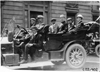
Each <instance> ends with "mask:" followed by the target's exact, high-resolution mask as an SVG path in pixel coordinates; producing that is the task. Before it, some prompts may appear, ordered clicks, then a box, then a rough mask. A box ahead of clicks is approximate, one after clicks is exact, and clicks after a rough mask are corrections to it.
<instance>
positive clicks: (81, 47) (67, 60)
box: [65, 44, 87, 68]
mask: <svg viewBox="0 0 100 72" xmlns="http://www.w3.org/2000/svg"><path fill="white" fill-rule="evenodd" d="M76 46H77V47H79V48H80V49H81V50H82V52H83V55H84V59H83V62H82V63H81V65H78V66H74V65H72V64H71V63H70V60H69V53H70V51H71V50H72V49H74V48H75V47H76ZM65 54H66V55H65V57H66V58H65V59H66V60H65V61H66V63H67V64H68V66H69V67H70V68H81V67H82V66H83V65H84V64H85V62H86V57H87V55H86V51H85V49H84V47H83V46H82V45H80V44H72V45H70V46H69V47H68V49H67V50H66V53H65Z"/></svg>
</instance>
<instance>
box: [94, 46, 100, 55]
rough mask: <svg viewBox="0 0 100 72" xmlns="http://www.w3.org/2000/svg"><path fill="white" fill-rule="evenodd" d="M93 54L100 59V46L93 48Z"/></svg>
mask: <svg viewBox="0 0 100 72" xmlns="http://www.w3.org/2000/svg"><path fill="white" fill-rule="evenodd" d="M95 53H96V55H97V56H98V57H100V44H98V45H97V46H96V47H95Z"/></svg>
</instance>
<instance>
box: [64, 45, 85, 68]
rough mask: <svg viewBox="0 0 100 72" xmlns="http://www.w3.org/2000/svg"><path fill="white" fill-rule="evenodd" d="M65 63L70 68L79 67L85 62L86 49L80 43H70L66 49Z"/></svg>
mask: <svg viewBox="0 0 100 72" xmlns="http://www.w3.org/2000/svg"><path fill="white" fill-rule="evenodd" d="M65 57H66V63H67V64H68V65H69V67H71V68H81V67H82V66H83V65H84V64H85V62H86V51H85V49H84V47H83V46H82V45H80V44H72V45H71V46H69V47H68V49H67V51H66V56H65Z"/></svg>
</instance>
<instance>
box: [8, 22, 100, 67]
mask: <svg viewBox="0 0 100 72" xmlns="http://www.w3.org/2000/svg"><path fill="white" fill-rule="evenodd" d="M48 27H49V26H45V27H44V28H42V29H41V30H39V31H37V33H36V35H35V36H38V35H40V36H42V39H43V45H42V47H41V48H38V49H37V48H36V50H37V51H36V54H37V53H38V54H37V56H38V57H41V56H42V54H43V52H46V53H48V58H49V60H51V62H52V63H54V64H62V63H63V62H64V61H65V62H66V63H67V64H68V66H70V67H71V68H80V67H82V66H83V65H84V64H85V62H86V57H87V53H88V51H89V50H90V49H91V48H89V47H90V46H91V44H92V42H93V38H94V37H95V33H96V32H98V33H99V27H100V25H99V24H98V23H96V22H91V23H87V24H86V27H85V28H83V29H80V30H79V31H78V32H73V33H66V34H48ZM21 28H22V29H21V30H20V32H19V34H20V33H21V32H23V33H24V34H28V31H27V30H26V29H25V28H23V27H21ZM91 33H93V34H91ZM19 34H17V35H16V36H15V37H14V38H13V39H12V37H13V36H11V35H13V34H12V33H11V34H9V37H8V40H9V41H13V42H14V44H16V45H14V46H17V44H18V46H17V48H19V47H20V46H21V42H26V43H25V44H27V42H28V41H29V40H28V39H30V37H28V38H27V39H24V40H20V36H19ZM92 37H93V38H92ZM99 40H100V39H99ZM93 43H96V42H93ZM99 43H100V41H98V42H97V43H96V45H95V48H96V49H95V48H94V50H95V52H96V54H97V55H98V56H100V53H99V52H100V49H99V48H100V44H99ZM19 45H20V46H19ZM32 49H33V50H34V49H35V48H30V50H29V51H30V52H29V54H30V55H31V57H33V56H32V54H34V53H33V52H34V51H32ZM40 49H42V50H40ZM91 50H92V49H91ZM16 53H18V52H16Z"/></svg>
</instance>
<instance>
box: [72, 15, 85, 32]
mask: <svg viewBox="0 0 100 72" xmlns="http://www.w3.org/2000/svg"><path fill="white" fill-rule="evenodd" d="M82 20H83V15H81V14H78V15H77V24H76V27H75V28H74V29H72V30H70V32H73V31H74V32H77V31H78V30H80V29H82V28H83V27H85V25H84V23H83V21H82Z"/></svg>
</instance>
